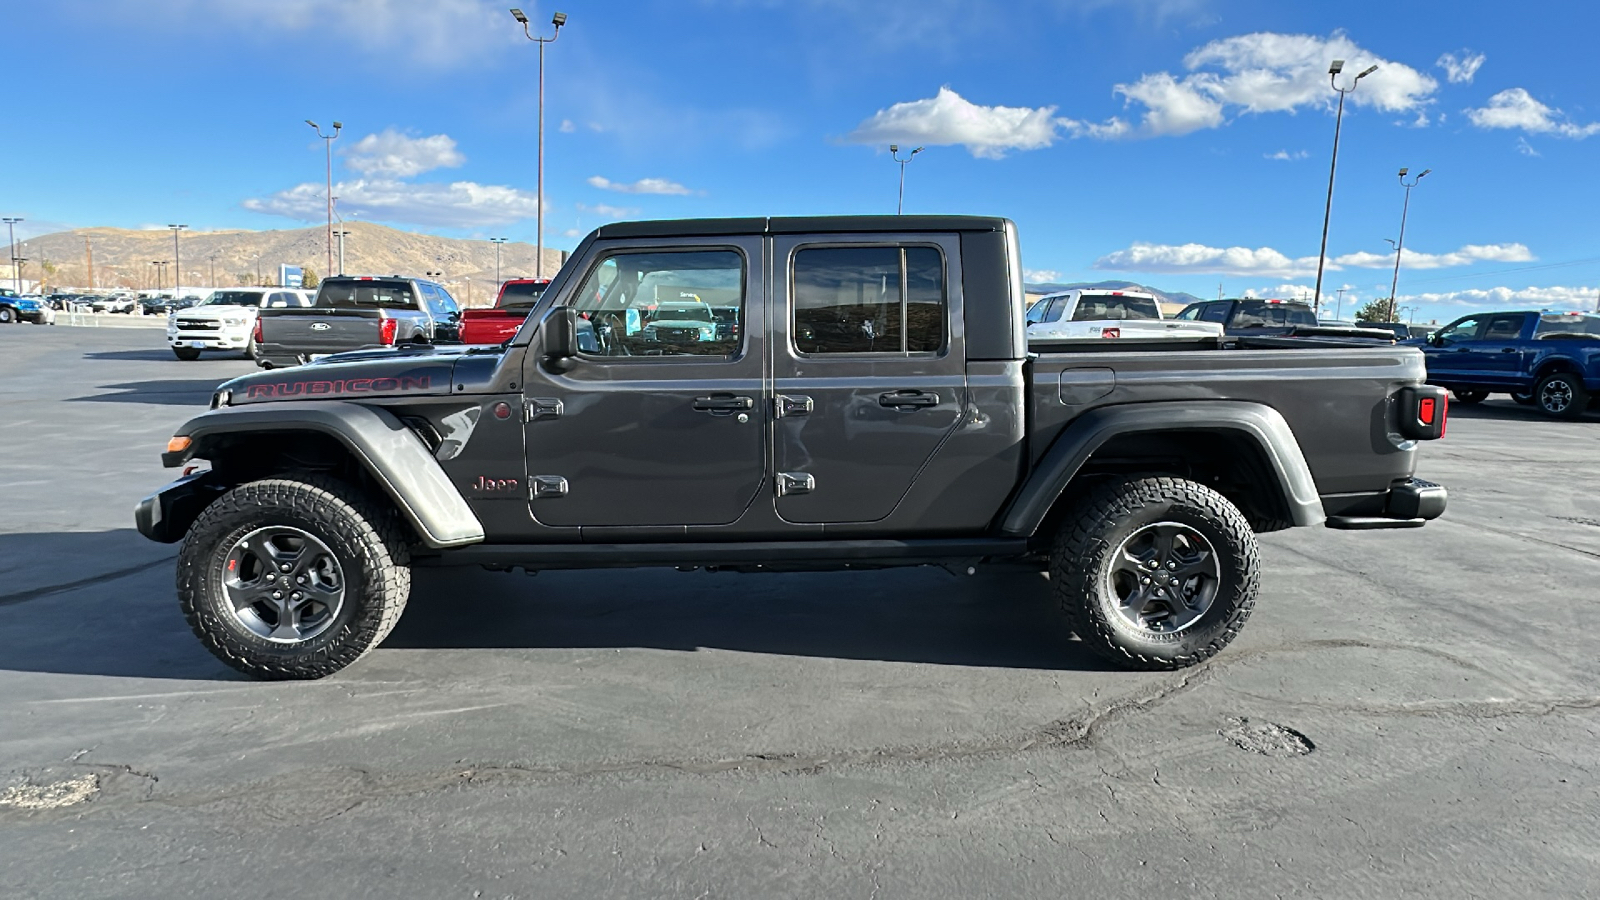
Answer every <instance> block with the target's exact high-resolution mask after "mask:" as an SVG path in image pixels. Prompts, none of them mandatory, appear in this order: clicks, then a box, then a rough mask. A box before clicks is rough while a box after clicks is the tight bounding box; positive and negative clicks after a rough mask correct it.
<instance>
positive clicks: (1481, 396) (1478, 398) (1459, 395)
mask: <svg viewBox="0 0 1600 900" xmlns="http://www.w3.org/2000/svg"><path fill="white" fill-rule="evenodd" d="M1450 393H1452V394H1454V395H1455V397H1456V402H1457V403H1461V404H1465V405H1467V406H1471V405H1472V404H1474V403H1482V402H1483V401H1485V400H1487V399H1489V392H1488V391H1470V390H1462V389H1460V388H1451V389H1450Z"/></svg>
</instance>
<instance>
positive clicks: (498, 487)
mask: <svg viewBox="0 0 1600 900" xmlns="http://www.w3.org/2000/svg"><path fill="white" fill-rule="evenodd" d="M467 488H468V489H469V490H474V491H484V492H487V493H499V492H501V491H514V490H516V489H517V479H515V478H485V477H483V476H482V475H479V476H478V480H477V481H474V482H473V483H471V484H469V485H467Z"/></svg>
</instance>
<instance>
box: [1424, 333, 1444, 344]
mask: <svg viewBox="0 0 1600 900" xmlns="http://www.w3.org/2000/svg"><path fill="white" fill-rule="evenodd" d="M1428 343H1430V344H1432V345H1433V346H1435V347H1443V346H1444V338H1443V337H1442V336H1440V335H1438V334H1430V335H1428Z"/></svg>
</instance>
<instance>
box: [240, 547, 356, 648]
mask: <svg viewBox="0 0 1600 900" xmlns="http://www.w3.org/2000/svg"><path fill="white" fill-rule="evenodd" d="M222 568H223V571H222V589H223V592H224V593H225V594H226V596H227V598H228V605H229V608H230V609H232V610H233V615H234V618H235V619H237V620H238V622H239V624H240V625H243V626H244V627H245V628H246V629H248V630H249V631H250V632H251V633H253V634H255V635H256V636H257V637H261V638H265V639H267V640H269V641H275V642H278V643H286V644H287V643H298V642H301V641H307V640H310V639H311V638H314V637H316V636H317V635H319V634H322V633H323V632H324V631H327V630H328V628H329V627H330V626H332V625H333V622H334V619H336V618H337V617H338V615H339V610H340V609H341V608H342V607H343V606H344V588H345V581H344V571H343V569H342V568H341V567H340V566H339V560H338V559H336V558H335V557H334V555H333V551H332V550H330V549H328V545H327V544H324V543H323V542H322V541H321V540H319V539H317V538H316V537H315V536H314V535H312V534H311V533H310V532H307V531H303V530H301V529H299V528H294V527H292V526H288V525H273V526H270V527H267V528H258V529H256V530H254V531H251V532H249V533H248V534H246V535H245V536H244V537H241V538H239V540H238V541H236V542H235V543H234V545H233V547H232V549H230V550H229V551H228V555H227V557H226V558H225V559H224V560H223V564H222Z"/></svg>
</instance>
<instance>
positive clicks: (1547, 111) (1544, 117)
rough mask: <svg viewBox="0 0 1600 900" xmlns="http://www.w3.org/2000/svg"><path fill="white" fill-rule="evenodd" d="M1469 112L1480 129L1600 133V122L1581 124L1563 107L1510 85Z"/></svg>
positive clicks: (1569, 134)
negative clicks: (1563, 110) (1548, 103)
mask: <svg viewBox="0 0 1600 900" xmlns="http://www.w3.org/2000/svg"><path fill="white" fill-rule="evenodd" d="M1466 112H1467V118H1469V119H1471V120H1472V124H1474V125H1476V126H1478V127H1479V128H1520V129H1522V130H1523V131H1531V132H1534V133H1537V134H1554V135H1559V136H1561V137H1569V138H1586V137H1588V136H1590V135H1592V134H1600V122H1590V123H1589V124H1587V125H1578V124H1576V123H1574V122H1572V121H1571V120H1569V119H1568V118H1567V117H1566V114H1565V113H1563V112H1562V111H1561V110H1559V109H1553V108H1551V107H1549V106H1546V105H1544V104H1543V103H1540V102H1539V101H1538V100H1535V99H1534V98H1533V95H1532V94H1529V93H1528V92H1527V91H1526V90H1523V89H1522V88H1507V89H1506V90H1503V91H1501V92H1500V93H1498V94H1495V95H1494V96H1493V97H1490V98H1489V105H1488V106H1485V107H1482V108H1479V109H1469V110H1467V111H1466Z"/></svg>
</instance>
